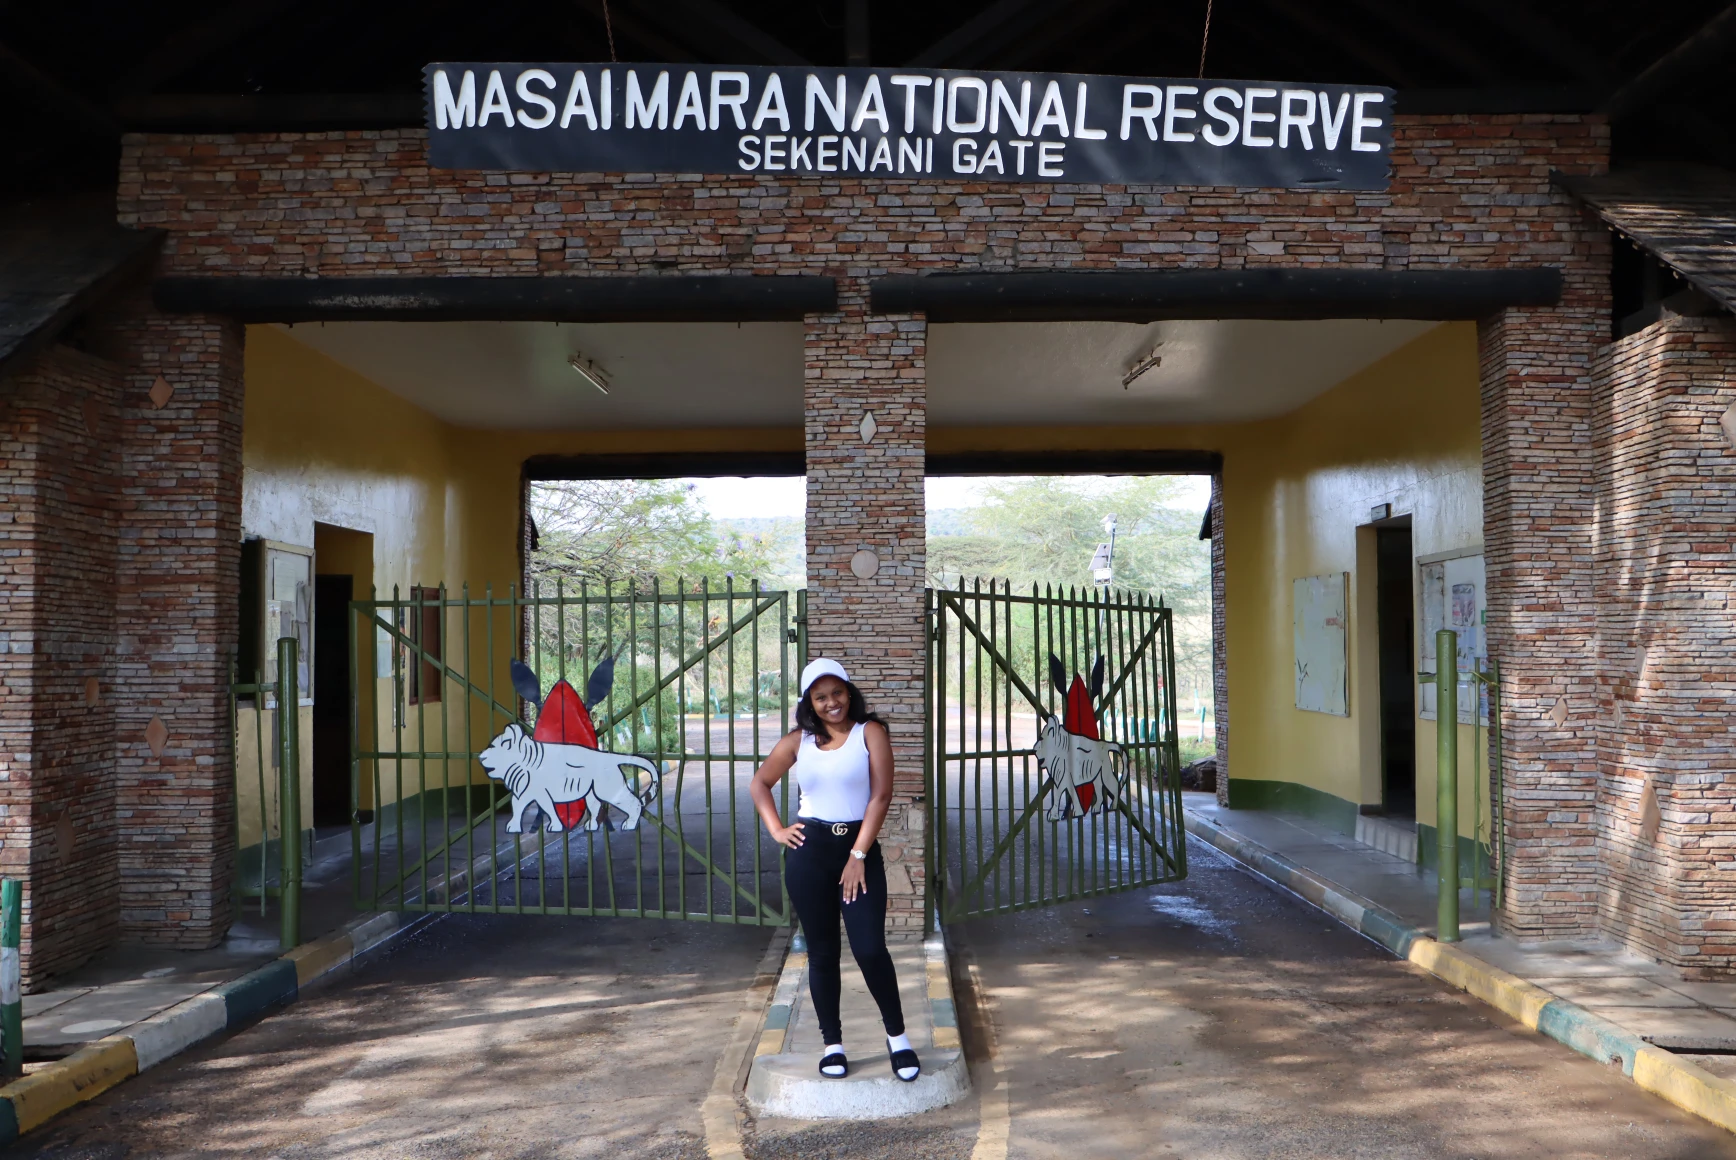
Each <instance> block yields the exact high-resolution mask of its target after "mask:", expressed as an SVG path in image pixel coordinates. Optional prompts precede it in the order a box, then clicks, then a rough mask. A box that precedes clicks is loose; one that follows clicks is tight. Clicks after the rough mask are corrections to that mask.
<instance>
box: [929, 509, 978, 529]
mask: <svg viewBox="0 0 1736 1160" xmlns="http://www.w3.org/2000/svg"><path fill="white" fill-rule="evenodd" d="M972 510H974V509H972V508H929V509H928V534H929V535H931V536H968V535H970V533H971V526H970V515H971V512H972Z"/></svg>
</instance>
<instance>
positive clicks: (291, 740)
mask: <svg viewBox="0 0 1736 1160" xmlns="http://www.w3.org/2000/svg"><path fill="white" fill-rule="evenodd" d="M298 647H299V646H298V643H297V641H296V639H295V638H294V637H287V636H286V637H284V638H283V639H281V640H279V641H278V642H277V672H276V678H277V679H276V680H273V681H267V680H265V679H264V674H263V673H260V672H257V671H256V672H255V673H254V674H253V679H252V680H251V681H245V682H243V681H239V680H237V679H235V678H236V673H235V670H234V666H233V664H232V665H231V666H230V681H229V731H230V736H232V737H233V738H234V739H235V745H234V753H235V777H236V787H235V788H236V794H235V800H236V808H235V847H236V870H235V895H236V901H237V903H238V905H239V904H245V902H247V901H248V900H253V899H257V900H258V903H259V913H260V914H262V915H263V914H265V913H266V903H267V900H268V899H271V898H275V899H277V900H278V916H279V919H280V930H279V941H280V942H281V944H282V945H283V947H284V948H285V949H289V948H292V947H296V946H299V945H300V944H301V882H302V855H303V853H304V851H303V848H302V847H303V843H304V841H305V840H306V837H307V835H306V834H305V833H304V831H303V830H302V824H301V712H300V707H301V695H300V689H299V688H298V687H297V681H296V671H297V670H296V664H297V659H298V658H297V649H298ZM280 693H281V695H280ZM267 698H270V699H271V700H272V701H273V702H274V704H273V706H272V707H270V708H268V707H267V704H266V702H267ZM244 700H245V701H249V702H250V703H251V706H250V707H251V711H252V713H253V715H254V720H253V738H252V740H253V745H252V746H251V749H252V753H251V756H252V758H253V762H252V765H253V768H252V770H251V774H252V778H253V784H252V785H250V786H248V787H246V788H248V789H252V790H254V791H255V792H256V793H257V795H258V797H257V802H256V809H254V810H253V811H252V813H253V814H254V817H253V818H252V820H253V821H254V822H255V823H256V825H257V833H258V835H259V841H258V843H257V846H255V845H254V844H243V843H244V838H245V837H246V834H247V829H248V827H247V825H246V823H247V821H248V820H249V819H248V818H247V817H246V816H245V815H244V810H243V807H242V805H241V802H242V800H243V798H244V796H246V795H244V794H243V793H242V792H241V791H242V789H243V785H242V781H243V779H244V778H247V777H248V775H249V771H248V770H246V769H245V763H244V762H243V761H242V757H243V756H244V754H245V752H246V749H247V747H246V746H244V744H243V741H242V736H241V721H242V715H241V702H242V701H244ZM268 714H269V717H270V722H271V723H270V726H269V731H270V742H269V744H268V743H267V740H266V734H267V725H266V719H267V715H268ZM268 763H269V765H268ZM268 768H269V769H270V770H272V771H273V772H271V773H268V772H267V771H268ZM272 791H275V796H276V808H275V809H273V807H272V797H273V793H272ZM274 828H275V831H276V835H277V837H276V840H275V841H274V840H273V838H272V833H273V830H274ZM274 852H275V853H276V855H277V858H276V863H277V867H276V872H275V874H274V873H273V870H272V855H273V853H274Z"/></svg>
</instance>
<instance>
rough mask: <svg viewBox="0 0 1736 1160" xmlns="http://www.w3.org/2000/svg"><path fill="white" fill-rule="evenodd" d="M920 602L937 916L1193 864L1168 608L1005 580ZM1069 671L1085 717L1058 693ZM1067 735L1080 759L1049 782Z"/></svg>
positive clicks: (1056, 896)
mask: <svg viewBox="0 0 1736 1160" xmlns="http://www.w3.org/2000/svg"><path fill="white" fill-rule="evenodd" d="M985 584H986V586H985ZM928 601H929V604H928V609H929V612H928V615H929V628H930V633H929V660H928V666H927V686H928V688H927V692H928V704H929V740H928V744H927V746H926V747H925V748H926V765H927V767H928V768H927V772H928V785H929V800H930V802H931V804H932V809H931V823H930V824H931V827H932V830H931V834H930V838H929V874H928V877H929V882H930V883H931V890H932V892H933V893H932V898H931V906H930V912H931V917H933V916H934V913H935V912H938V913H939V916H940V917H941V918H943V919H955V918H969V917H972V916H975V915H986V914H999V913H1006V912H1009V911H1014V910H1022V909H1026V908H1030V907H1036V906H1047V905H1052V904H1054V903H1057V902H1062V901H1067V900H1070V899H1079V898H1089V897H1093V896H1096V895H1101V894H1108V893H1111V892H1115V891H1120V890H1128V889H1132V888H1134V887H1138V886H1149V885H1155V884H1157V883H1161V882H1168V881H1172V880H1175V879H1179V878H1184V877H1186V875H1187V850H1186V844H1185V842H1184V841H1183V838H1182V829H1181V779H1180V768H1181V759H1180V743H1179V738H1178V736H1177V732H1176V723H1177V718H1176V701H1175V693H1176V690H1175V661H1174V657H1175V641H1174V625H1173V621H1172V616H1171V613H1170V610H1169V609H1168V608H1166V607H1164V605H1163V604H1162V603H1161V602H1160V601H1156V600H1152V599H1151V598H1150V597H1148V596H1145V595H1142V594H1137V593H1125V592H1115V593H1111V592H1108V591H1106V590H1097V591H1091V590H1083V591H1082V590H1078V589H1056V588H1054V587H1052V586H1051V587H1048V588H1044V589H1039V588H1037V587H1035V586H1033V587H1032V589H1031V590H1030V592H1029V593H1028V594H1026V593H1024V592H1019V593H1015V592H1014V591H1013V589H1012V586H1011V584H1010V583H1008V582H1005V581H988V582H984V581H978V582H976V583H975V584H973V585H971V586H969V587H966V586H965V585H964V584H963V583H962V582H961V583H960V584H959V586H958V587H957V588H956V589H932V590H930V592H929V595H928ZM1086 674H1090V675H1091V676H1090V677H1089V678H1087V676H1086ZM1075 679H1076V680H1078V681H1080V682H1082V683H1083V682H1086V681H1087V680H1088V679H1089V682H1090V684H1089V685H1086V686H1084V687H1083V691H1084V694H1085V696H1086V697H1087V698H1088V700H1089V708H1088V710H1086V713H1085V715H1087V716H1090V717H1091V718H1092V720H1091V721H1090V722H1086V721H1084V720H1082V719H1080V706H1079V703H1078V702H1075V705H1074V708H1073V710H1072V711H1071V712H1068V711H1066V710H1064V708H1063V706H1065V705H1066V704H1067V702H1068V699H1069V698H1068V692H1067V689H1068V688H1070V687H1071V683H1072V682H1073V681H1074V680H1075ZM1090 686H1095V687H1090ZM1070 729H1077V730H1079V731H1080V732H1077V733H1069V730H1070ZM1093 735H1094V736H1093ZM1063 745H1064V746H1067V747H1070V749H1071V750H1072V751H1074V752H1077V753H1079V754H1081V755H1082V757H1083V762H1082V764H1081V765H1076V766H1074V767H1070V772H1067V773H1065V774H1064V775H1063V776H1062V777H1061V780H1060V781H1057V775H1056V769H1055V766H1056V765H1057V764H1058V763H1063V762H1064V760H1066V759H1063V758H1062V757H1061V756H1060V754H1061V750H1060V749H1059V748H1057V747H1058V746H1063ZM1073 760H1077V759H1073ZM1081 769H1088V770H1089V772H1091V773H1092V774H1093V775H1094V776H1092V777H1082V774H1081Z"/></svg>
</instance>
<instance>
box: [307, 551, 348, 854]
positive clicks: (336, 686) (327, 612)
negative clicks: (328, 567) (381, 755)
mask: <svg viewBox="0 0 1736 1160" xmlns="http://www.w3.org/2000/svg"><path fill="white" fill-rule="evenodd" d="M313 582H314V588H313V597H314V599H313V626H314V629H313V630H314V643H313V826H314V828H315V829H316V830H317V829H322V828H324V827H328V826H347V825H349V822H350V634H349V627H350V600H351V599H352V598H353V596H354V594H355V584H356V581H355V577H354V576H351V575H349V574H348V573H342V574H335V575H333V574H324V575H316V576H315V577H314V578H313Z"/></svg>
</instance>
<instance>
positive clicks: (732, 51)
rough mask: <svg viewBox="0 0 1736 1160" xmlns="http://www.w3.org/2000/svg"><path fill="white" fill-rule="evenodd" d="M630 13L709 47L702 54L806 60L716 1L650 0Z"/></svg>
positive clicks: (768, 60) (783, 61)
mask: <svg viewBox="0 0 1736 1160" xmlns="http://www.w3.org/2000/svg"><path fill="white" fill-rule="evenodd" d="M610 11H611V12H612V13H613V12H617V11H618V9H611V10H610ZM633 12H634V14H635V15H637V16H638V17H640V18H642V19H644V20H648V21H650V22H651V23H652V24H654V25H656V26H657V27H658V28H660V29H662V30H663V31H664V32H665V33H669V34H671V35H676V36H681V37H683V39H687V40H689V41H690V42H692V43H697V44H700V45H702V46H711V47H710V48H709V51H708V52H707V54H706V55H707V56H708V57H710V58H711V59H724V60H727V59H729V58H730V57H736V58H738V59H739V58H746V59H745V61H744V63H748V64H786V65H805V64H807V63H808V60H807V58H806V57H804V56H803V55H802V54H801V53H799V52H797V51H796V50H795V49H793V48H790V47H789V46H788V45H786V44H784V43H783V42H782V41H780V40H778V39H777V38H776V37H774V36H772V35H770V34H769V33H767V32H764V31H762V30H761V29H760V28H759V27H758V26H756V25H754V24H752V23H750V22H749V21H747V20H744V19H742V18H741V17H740V16H737V15H736V14H735V13H734V12H732V11H730V10H729V9H728V8H726V7H724V6H723V5H722V4H720V3H718V0H653V2H642V3H637V4H635V5H634V6H633ZM616 19H617V20H619V19H620V17H619V16H616ZM695 37H697V40H695Z"/></svg>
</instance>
